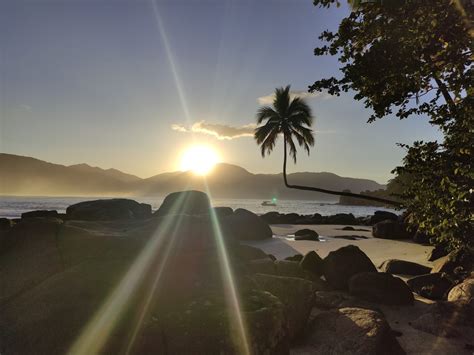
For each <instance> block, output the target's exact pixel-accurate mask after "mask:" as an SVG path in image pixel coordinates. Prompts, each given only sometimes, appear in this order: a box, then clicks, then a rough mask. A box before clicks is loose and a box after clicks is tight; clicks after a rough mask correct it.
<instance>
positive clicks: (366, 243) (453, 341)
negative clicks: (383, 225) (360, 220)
mask: <svg viewBox="0 0 474 355" xmlns="http://www.w3.org/2000/svg"><path fill="white" fill-rule="evenodd" d="M343 227H345V226H342V225H290V224H278V225H272V226H271V228H272V230H273V233H274V238H272V239H271V240H264V241H259V242H252V243H248V244H250V245H252V246H255V247H258V248H261V249H262V250H264V251H265V252H266V253H269V254H273V255H274V256H275V257H276V258H277V259H284V258H285V257H288V256H292V255H294V254H303V255H304V254H306V253H307V252H309V251H311V250H315V251H316V252H317V253H318V254H319V255H320V256H321V257H325V256H326V255H327V254H328V253H329V252H331V251H333V250H336V249H338V248H340V247H343V246H346V245H349V244H353V245H356V246H358V247H359V248H360V249H361V250H363V251H364V252H365V253H366V254H367V256H368V257H369V258H370V259H371V260H372V261H373V263H374V264H375V265H376V266H377V267H378V266H379V265H380V264H381V263H382V262H383V261H385V260H387V259H402V260H407V261H412V262H416V263H419V264H423V265H426V266H429V267H432V266H433V263H432V262H429V261H427V254H428V253H429V252H430V251H431V249H432V247H430V246H423V245H420V244H416V243H413V242H412V241H411V240H387V239H377V238H374V237H372V235H371V233H372V232H371V231H372V229H371V227H370V226H353V227H354V229H365V230H367V231H345V230H341V228H343ZM304 228H307V229H312V230H315V231H316V232H318V234H319V235H320V237H323V238H324V237H325V238H324V239H326V240H327V241H325V242H315V241H294V240H291V237H288V236H289V235H290V236H291V235H293V234H294V233H295V232H296V231H297V230H299V229H304ZM347 235H360V236H364V237H367V239H358V240H347V239H338V238H335V237H337V236H347ZM397 276H400V277H401V278H404V279H405V277H403V275H397ZM433 302H434V301H431V300H429V299H426V298H423V297H421V296H418V295H415V304H414V305H413V306H405V307H402V306H386V305H379V308H380V309H381V310H382V311H383V313H384V314H385V317H386V319H387V321H388V322H389V324H390V326H391V327H392V329H393V330H395V331H397V332H400V333H401V334H402V335H401V336H399V337H397V340H398V341H399V342H400V345H401V346H402V347H403V349H404V350H405V351H406V353H407V354H472V351H471V350H468V349H466V348H465V345H466V344H467V343H470V342H472V339H473V338H472V337H473V336H474V334H463V335H462V336H461V337H459V338H444V337H437V336H434V335H432V334H429V333H426V332H423V331H420V330H417V329H415V328H413V327H412V326H411V325H410V323H411V322H412V321H414V320H415V319H417V318H418V317H420V315H422V314H423V313H425V312H426V309H427V307H429V305H430V304H432V303H433ZM341 336H343V335H341ZM291 353H292V354H310V353H311V349H309V348H304V347H302V348H293V349H292V350H291Z"/></svg>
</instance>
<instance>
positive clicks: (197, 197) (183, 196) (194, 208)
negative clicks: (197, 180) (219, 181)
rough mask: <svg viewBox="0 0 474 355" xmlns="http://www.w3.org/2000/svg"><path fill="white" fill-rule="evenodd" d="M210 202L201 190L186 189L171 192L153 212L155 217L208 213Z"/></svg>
mask: <svg viewBox="0 0 474 355" xmlns="http://www.w3.org/2000/svg"><path fill="white" fill-rule="evenodd" d="M210 209H211V202H210V201H209V197H208V196H207V194H205V193H204V192H201V191H195V190H187V191H178V192H173V193H171V194H169V195H168V196H166V197H165V199H164V200H163V203H162V204H161V206H160V208H158V210H157V211H156V212H155V213H154V214H153V216H155V217H159V216H164V215H167V214H189V215H198V214H208V213H209V211H210Z"/></svg>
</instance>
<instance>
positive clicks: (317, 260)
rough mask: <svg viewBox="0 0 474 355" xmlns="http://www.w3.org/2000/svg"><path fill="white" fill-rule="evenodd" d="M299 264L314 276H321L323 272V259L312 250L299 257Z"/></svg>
mask: <svg viewBox="0 0 474 355" xmlns="http://www.w3.org/2000/svg"><path fill="white" fill-rule="evenodd" d="M300 266H301V268H302V269H303V270H306V271H309V272H311V273H312V274H314V275H316V276H322V274H323V259H321V257H320V256H319V255H318V254H316V252H315V251H314V250H312V251H310V252H309V253H307V254H306V255H305V256H304V257H303V259H301V261H300Z"/></svg>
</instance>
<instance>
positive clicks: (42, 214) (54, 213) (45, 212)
mask: <svg viewBox="0 0 474 355" xmlns="http://www.w3.org/2000/svg"><path fill="white" fill-rule="evenodd" d="M32 217H58V211H55V210H51V211H48V210H38V211H30V212H25V213H22V214H21V218H32Z"/></svg>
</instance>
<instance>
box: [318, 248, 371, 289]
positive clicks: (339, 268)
mask: <svg viewBox="0 0 474 355" xmlns="http://www.w3.org/2000/svg"><path fill="white" fill-rule="evenodd" d="M361 272H377V269H376V268H375V265H374V264H373V263H372V261H371V260H370V259H369V258H368V257H367V255H365V253H364V252H363V251H361V250H360V249H359V248H358V247H356V246H355V245H348V246H345V247H342V248H339V249H337V250H335V251H332V252H330V253H329V254H328V255H327V256H326V257H325V258H324V260H323V275H324V277H325V278H326V280H327V281H328V282H329V284H330V285H331V286H333V287H334V288H335V289H338V290H346V289H347V288H348V282H349V279H350V278H351V277H352V276H354V275H355V274H358V273H361Z"/></svg>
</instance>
